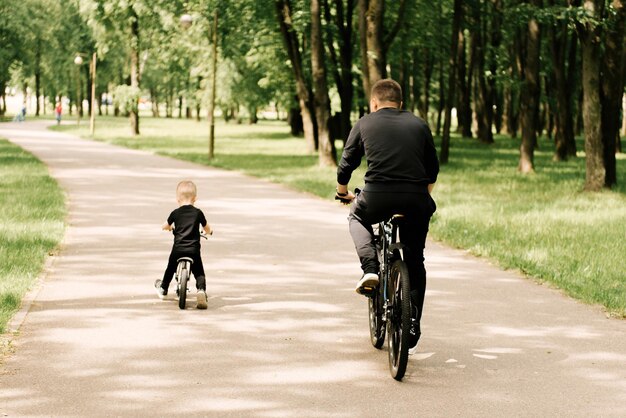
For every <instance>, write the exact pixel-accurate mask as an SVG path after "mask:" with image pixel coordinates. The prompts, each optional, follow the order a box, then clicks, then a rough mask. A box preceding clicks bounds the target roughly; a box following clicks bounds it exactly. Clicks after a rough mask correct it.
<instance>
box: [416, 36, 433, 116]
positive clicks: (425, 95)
mask: <svg viewBox="0 0 626 418" xmlns="http://www.w3.org/2000/svg"><path fill="white" fill-rule="evenodd" d="M423 56H424V61H423V62H424V77H423V78H422V81H423V82H422V97H421V98H420V101H419V115H420V117H421V118H422V119H424V120H425V121H427V122H428V111H429V109H430V83H431V80H432V77H433V70H434V68H435V65H434V61H435V57H434V55H433V53H432V52H431V50H430V48H427V47H425V48H423Z"/></svg>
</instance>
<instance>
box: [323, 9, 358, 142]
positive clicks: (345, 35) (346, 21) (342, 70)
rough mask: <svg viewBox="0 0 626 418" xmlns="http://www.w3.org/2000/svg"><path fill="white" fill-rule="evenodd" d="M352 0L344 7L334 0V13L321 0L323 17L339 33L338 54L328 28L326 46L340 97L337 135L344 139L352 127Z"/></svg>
mask: <svg viewBox="0 0 626 418" xmlns="http://www.w3.org/2000/svg"><path fill="white" fill-rule="evenodd" d="M354 1H355V0H347V3H346V7H345V8H344V2H343V0H335V1H334V5H335V14H334V15H333V14H332V13H331V10H330V6H329V3H328V0H323V5H324V15H325V19H326V21H327V22H333V21H334V23H335V26H336V28H337V31H338V33H339V36H338V38H337V43H338V45H339V55H338V54H337V52H336V50H335V42H334V41H335V40H334V39H333V37H332V34H331V33H330V30H329V31H328V38H327V47H328V50H329V52H330V57H331V59H332V61H333V63H334V68H335V71H334V72H333V75H334V78H335V84H336V85H337V90H338V91H339V97H340V99H341V113H340V116H339V117H340V127H339V137H341V138H342V139H343V140H344V141H345V140H346V139H348V135H349V134H350V130H351V129H352V124H351V122H350V114H351V113H352V103H353V100H354V87H353V86H352V80H353V76H352V57H353V51H354V48H353V43H352V37H353V27H352V18H353V15H354ZM328 27H329V26H328ZM329 29H330V27H329Z"/></svg>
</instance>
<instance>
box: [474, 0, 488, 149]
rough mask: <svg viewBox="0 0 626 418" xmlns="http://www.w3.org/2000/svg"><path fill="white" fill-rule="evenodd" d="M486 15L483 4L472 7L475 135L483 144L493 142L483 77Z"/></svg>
mask: <svg viewBox="0 0 626 418" xmlns="http://www.w3.org/2000/svg"><path fill="white" fill-rule="evenodd" d="M485 15H486V13H485V11H484V10H483V5H482V4H478V5H477V6H475V9H474V23H475V25H476V28H475V30H474V32H473V33H472V43H473V44H475V51H476V72H475V77H476V84H477V85H476V87H477V88H476V93H477V94H476V96H475V102H476V103H475V106H476V121H477V125H478V132H477V136H478V139H479V140H480V142H482V143H484V144H492V143H493V133H492V130H491V124H492V121H493V103H492V100H491V92H490V89H489V86H488V83H487V80H486V79H485V68H486V66H485V62H486V52H487V51H486V49H487V43H486V36H485V35H486V33H487V31H486V29H485V28H486V23H485V22H484V19H483V17H484V16H485Z"/></svg>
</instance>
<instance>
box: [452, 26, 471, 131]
mask: <svg viewBox="0 0 626 418" xmlns="http://www.w3.org/2000/svg"><path fill="white" fill-rule="evenodd" d="M464 20H465V19H464V18H463V16H461V22H460V23H459V45H458V47H457V51H458V54H457V55H458V56H457V67H458V68H457V72H458V74H457V83H456V85H457V89H458V92H459V94H458V106H457V120H458V124H459V125H458V132H459V133H460V134H461V135H462V136H463V138H471V137H472V136H473V135H472V105H471V97H470V96H471V94H470V90H469V83H468V80H467V53H466V51H465V49H466V48H465V33H464V28H463V21H464Z"/></svg>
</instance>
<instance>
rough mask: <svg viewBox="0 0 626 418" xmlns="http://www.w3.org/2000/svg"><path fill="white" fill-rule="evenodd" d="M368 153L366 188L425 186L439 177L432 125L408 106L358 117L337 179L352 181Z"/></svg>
mask: <svg viewBox="0 0 626 418" xmlns="http://www.w3.org/2000/svg"><path fill="white" fill-rule="evenodd" d="M363 155H365V157H366V159H367V166H368V168H367V172H366V173H365V190H369V191H407V192H410V191H415V190H420V191H421V190H424V189H425V187H426V186H428V184H431V183H435V182H436V181H437V175H438V174H439V160H438V159H437V151H436V149H435V144H434V142H433V136H432V134H431V132H430V128H429V127H428V125H427V124H426V122H424V121H423V120H422V119H420V118H418V117H417V116H415V115H413V114H412V113H411V112H408V111H405V110H398V109H392V108H383V109H379V110H378V111H377V112H374V113H370V114H368V115H366V116H364V117H362V118H361V119H359V121H357V123H356V124H355V125H354V127H353V128H352V130H351V131H350V135H349V136H348V140H347V141H346V145H345V148H344V150H343V155H342V157H341V161H340V162H339V167H338V168H337V182H338V183H339V184H348V182H349V181H350V177H351V176H352V172H353V171H354V170H355V169H356V168H357V167H358V166H359V165H360V164H361V159H362V157H363Z"/></svg>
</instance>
